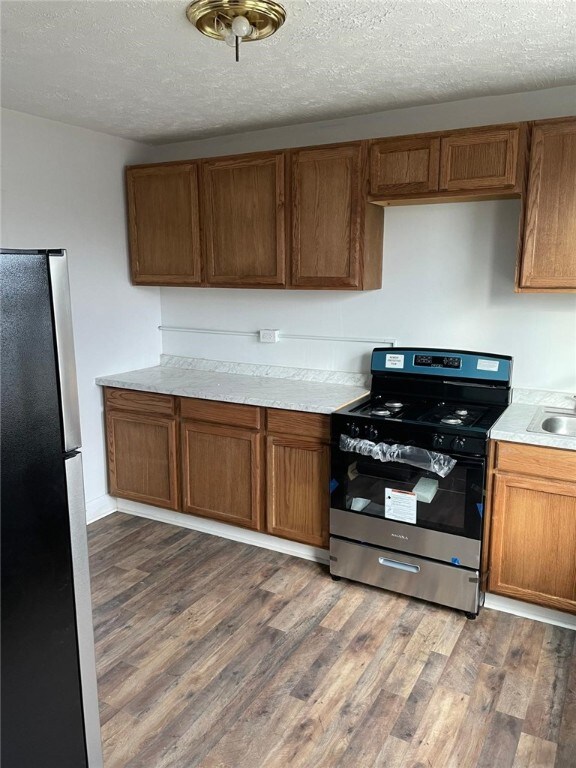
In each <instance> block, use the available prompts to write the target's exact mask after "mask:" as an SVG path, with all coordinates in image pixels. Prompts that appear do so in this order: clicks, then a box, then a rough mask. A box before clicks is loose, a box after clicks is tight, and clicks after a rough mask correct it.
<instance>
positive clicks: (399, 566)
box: [378, 557, 420, 573]
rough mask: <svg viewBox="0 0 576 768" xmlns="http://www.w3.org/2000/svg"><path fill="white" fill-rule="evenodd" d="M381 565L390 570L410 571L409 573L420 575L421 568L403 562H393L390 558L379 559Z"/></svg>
mask: <svg viewBox="0 0 576 768" xmlns="http://www.w3.org/2000/svg"><path fill="white" fill-rule="evenodd" d="M378 562H379V563H380V565H385V566H387V567H388V568H397V569H398V570H399V571H408V573H420V566H419V565H413V564H412V563H403V562H402V561H401V560H391V559H390V558H389V557H379V558H378Z"/></svg>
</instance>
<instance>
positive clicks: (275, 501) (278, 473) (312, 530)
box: [266, 410, 330, 547]
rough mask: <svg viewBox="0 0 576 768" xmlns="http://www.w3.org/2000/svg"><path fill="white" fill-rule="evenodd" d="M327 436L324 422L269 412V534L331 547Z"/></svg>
mask: <svg viewBox="0 0 576 768" xmlns="http://www.w3.org/2000/svg"><path fill="white" fill-rule="evenodd" d="M271 433H272V434H271ZM329 436H330V435H329V420H328V417H326V416H319V415H317V414H306V413H298V412H294V411H272V410H268V437H267V438H266V440H267V451H266V453H267V455H266V459H267V482H266V489H267V506H266V511H267V529H268V532H269V533H272V534H274V535H275V536H283V537H285V538H288V539H292V540H294V541H301V542H303V543H305V544H313V545H316V546H318V547H327V546H328V512H329V507H330V495H329V490H328V483H329V473H330V446H329Z"/></svg>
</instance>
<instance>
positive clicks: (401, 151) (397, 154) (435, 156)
mask: <svg viewBox="0 0 576 768" xmlns="http://www.w3.org/2000/svg"><path fill="white" fill-rule="evenodd" d="M439 167H440V139H439V138H437V137H427V136H403V137H393V138H390V139H379V140H378V141H373V142H372V143H371V146H370V194H371V195H375V196H379V195H382V196H386V195H408V194H415V193H427V192H436V191H437V190H438V172H439Z"/></svg>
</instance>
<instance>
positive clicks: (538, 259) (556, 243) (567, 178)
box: [519, 119, 576, 290]
mask: <svg viewBox="0 0 576 768" xmlns="http://www.w3.org/2000/svg"><path fill="white" fill-rule="evenodd" d="M519 277H520V279H519V287H520V288H542V289H545V290H546V289H549V290H551V289H560V290H576V119H574V120H567V121H565V122H559V123H550V124H549V125H546V124H544V125H536V126H535V127H534V129H533V131H532V150H531V156H530V177H529V180H528V195H527V202H526V217H525V225H524V241H523V253H522V256H521V269H520V276H519Z"/></svg>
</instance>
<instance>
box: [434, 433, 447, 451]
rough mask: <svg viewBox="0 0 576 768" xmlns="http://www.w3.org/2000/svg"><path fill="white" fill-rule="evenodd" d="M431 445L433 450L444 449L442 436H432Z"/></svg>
mask: <svg viewBox="0 0 576 768" xmlns="http://www.w3.org/2000/svg"><path fill="white" fill-rule="evenodd" d="M432 445H433V446H434V448H443V447H444V435H434V436H433V437H432Z"/></svg>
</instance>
